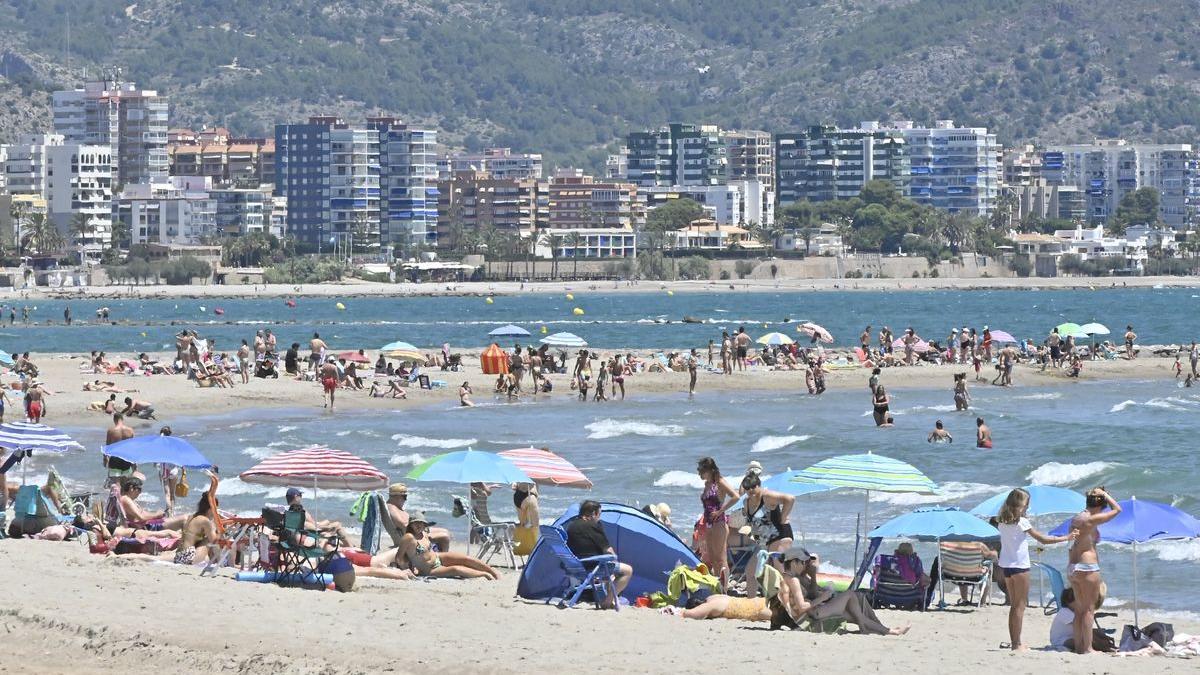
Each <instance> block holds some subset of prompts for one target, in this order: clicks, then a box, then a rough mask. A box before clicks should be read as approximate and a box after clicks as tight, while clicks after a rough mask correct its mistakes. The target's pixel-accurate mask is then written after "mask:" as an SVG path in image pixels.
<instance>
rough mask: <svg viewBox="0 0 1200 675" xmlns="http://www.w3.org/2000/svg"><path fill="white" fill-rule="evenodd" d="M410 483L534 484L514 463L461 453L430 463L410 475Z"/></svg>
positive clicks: (484, 454)
mask: <svg viewBox="0 0 1200 675" xmlns="http://www.w3.org/2000/svg"><path fill="white" fill-rule="evenodd" d="M408 478H409V479H410V480H419V481H428V482H442V483H506V484H507V483H532V482H533V479H532V478H530V477H529V475H528V474H526V473H525V472H524V471H522V470H521V469H520V468H518V467H517V465H516V464H514V463H513V462H512V460H510V459H508V458H507V457H501V456H500V455H497V454H495V453H493V452H483V451H480V450H472V449H470V448H468V449H466V450H458V451H455V452H447V453H445V454H443V455H438V456H437V457H433V458H431V459H428V460H426V461H424V462H422V463H421V464H418V465H417V466H415V467H413V470H412V471H409V472H408Z"/></svg>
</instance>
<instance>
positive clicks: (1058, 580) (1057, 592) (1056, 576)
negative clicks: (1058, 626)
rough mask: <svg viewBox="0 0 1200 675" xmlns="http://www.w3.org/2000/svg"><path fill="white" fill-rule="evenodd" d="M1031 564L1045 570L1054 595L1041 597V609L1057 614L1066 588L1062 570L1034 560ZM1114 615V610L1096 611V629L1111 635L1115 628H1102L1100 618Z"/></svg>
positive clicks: (1047, 614) (1049, 613)
mask: <svg viewBox="0 0 1200 675" xmlns="http://www.w3.org/2000/svg"><path fill="white" fill-rule="evenodd" d="M1033 566H1034V568H1036V569H1040V570H1041V571H1042V572H1045V574H1046V580H1047V581H1049V582H1050V592H1051V593H1053V594H1054V597H1052V598H1050V599H1049V600H1046V599H1043V602H1044V603H1045V604H1044V605H1043V607H1042V611H1043V612H1044V613H1045V614H1046V616H1050V615H1052V614H1057V613H1058V611H1059V610H1060V609H1062V594H1063V591H1064V590H1066V588H1067V582H1066V580H1065V579H1063V575H1062V572H1060V571H1058V568H1057V567H1054V566H1052V565H1047V564H1046V563H1043V562H1034V563H1033ZM1116 615H1117V613H1116V612H1096V615H1095V624H1096V629H1097V630H1100V631H1103V632H1104V633H1105V634H1106V635H1112V634H1113V633H1115V632H1116V629H1115V628H1104V627H1103V626H1101V625H1100V619H1104V618H1109V617H1114V616H1116Z"/></svg>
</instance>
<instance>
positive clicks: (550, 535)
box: [541, 525, 621, 611]
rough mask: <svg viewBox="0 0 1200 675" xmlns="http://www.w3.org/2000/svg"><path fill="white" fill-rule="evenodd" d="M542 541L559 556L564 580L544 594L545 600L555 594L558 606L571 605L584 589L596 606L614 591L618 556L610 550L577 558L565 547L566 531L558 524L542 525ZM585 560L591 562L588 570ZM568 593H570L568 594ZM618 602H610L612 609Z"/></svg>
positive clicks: (617, 608) (613, 593)
mask: <svg viewBox="0 0 1200 675" xmlns="http://www.w3.org/2000/svg"><path fill="white" fill-rule="evenodd" d="M541 531H542V542H543V544H544V545H546V546H549V547H550V550H551V551H552V552H553V553H554V557H555V558H557V559H558V564H559V567H560V568H561V569H562V572H563V582H562V585H561V586H560V587H559V589H558V591H557V592H556V593H554V594H551V595H550V596H549V597H547V598H546V604H550V601H551V600H553V599H554V598H555V597H558V598H559V600H558V607H559V608H560V609H561V608H564V607H574V606H575V605H576V603H578V602H579V600H580V598H581V596H583V594H584V593H585V592H588V591H591V593H592V601H593V602H594V603H595V605H596V609H600V608H601V605H602V603H603V602H604V599H605V598H606V597H608V596H609V594H612V596H613V599H614V600H618V598H616V595H617V586H616V575H617V556H615V555H612V554H611V553H605V554H603V555H594V556H592V557H590V558H582V559H581V558H577V557H575V554H574V553H572V552H571V549H570V548H568V547H567V533H566V532H564V531H563V529H562V528H560V527H555V526H553V525H542V526H541ZM587 564H594V566H593V567H592V569H591V570H590V571H589V570H588V568H587V566H586V565H587ZM568 596H569V597H568ZM620 608H621V603H620V602H619V601H617V602H613V609H615V610H618V611H620Z"/></svg>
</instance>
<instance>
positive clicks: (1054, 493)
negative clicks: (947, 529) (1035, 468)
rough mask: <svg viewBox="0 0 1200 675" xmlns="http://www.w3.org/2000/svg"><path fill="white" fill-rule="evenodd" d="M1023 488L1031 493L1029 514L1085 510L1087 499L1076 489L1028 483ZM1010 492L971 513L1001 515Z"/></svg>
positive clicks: (989, 500)
mask: <svg viewBox="0 0 1200 675" xmlns="http://www.w3.org/2000/svg"><path fill="white" fill-rule="evenodd" d="M1022 489H1023V490H1025V491H1026V492H1028V493H1029V510H1028V511H1027V512H1026V513H1027V515H1030V516H1045V515H1050V514H1052V513H1079V512H1080V511H1082V510H1083V506H1084V501H1085V500H1084V498H1083V495H1081V494H1079V493H1078V492H1075V491H1074V490H1068V489H1066V488H1060V487H1054V486H1052V485H1026V486H1025V487H1024V488H1022ZM1010 492H1011V490H1010V491H1005V492H1001V493H1000V494H998V495H996V496H994V497H990V498H988V499H987V500H986V501H984V502H983V503H982V504H980V505H979V506H976V507H975V508H973V509H971V513H972V514H973V515H976V516H979V517H981V518H991V517H992V516H998V515H1000V509H1001V507H1003V506H1004V500H1005V499H1008V495H1009V493H1010Z"/></svg>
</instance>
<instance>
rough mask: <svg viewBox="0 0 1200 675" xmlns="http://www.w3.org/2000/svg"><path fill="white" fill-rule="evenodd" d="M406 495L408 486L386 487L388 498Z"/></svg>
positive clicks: (395, 484)
mask: <svg viewBox="0 0 1200 675" xmlns="http://www.w3.org/2000/svg"><path fill="white" fill-rule="evenodd" d="M406 494H408V486H407V485H405V484H404V483H392V484H391V485H389V486H388V496H389V497H395V496H396V495H406Z"/></svg>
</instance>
